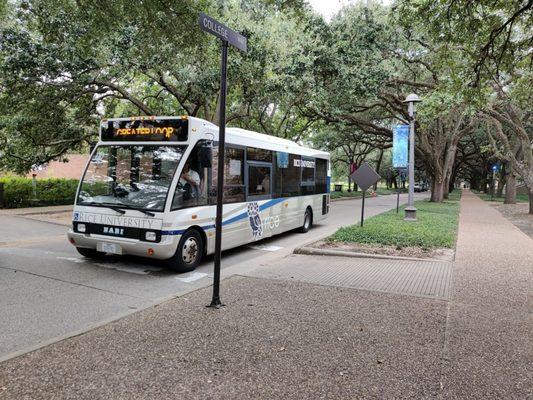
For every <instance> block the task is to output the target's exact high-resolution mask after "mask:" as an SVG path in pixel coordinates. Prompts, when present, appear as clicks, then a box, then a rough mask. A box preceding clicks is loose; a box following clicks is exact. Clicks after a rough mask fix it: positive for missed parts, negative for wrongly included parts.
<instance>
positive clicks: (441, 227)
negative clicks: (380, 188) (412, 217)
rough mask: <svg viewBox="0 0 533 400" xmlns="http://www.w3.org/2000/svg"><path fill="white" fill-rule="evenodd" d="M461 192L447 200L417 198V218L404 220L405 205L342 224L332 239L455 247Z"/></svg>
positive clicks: (330, 240)
mask: <svg viewBox="0 0 533 400" xmlns="http://www.w3.org/2000/svg"><path fill="white" fill-rule="evenodd" d="M460 197H461V192H460V191H458V190H455V191H454V192H453V193H450V198H449V199H448V200H446V201H444V202H443V203H431V202H429V201H425V200H424V201H416V202H415V206H416V208H417V221H416V222H410V221H404V220H403V218H404V208H405V206H402V207H400V212H399V213H396V210H395V209H394V210H391V211H388V212H386V213H383V214H380V215H376V216H374V217H370V218H368V219H366V220H365V222H364V226H363V227H361V226H359V224H357V225H352V226H348V227H344V228H340V229H339V230H338V231H337V232H335V234H333V235H332V236H330V237H329V238H328V239H327V241H328V242H343V243H363V244H376V245H386V246H396V247H398V248H403V247H407V246H414V247H420V248H423V249H431V248H443V247H445V248H453V247H454V246H455V239H456V237H457V224H458V221H459V200H460Z"/></svg>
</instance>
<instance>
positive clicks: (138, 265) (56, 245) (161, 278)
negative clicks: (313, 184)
mask: <svg viewBox="0 0 533 400" xmlns="http://www.w3.org/2000/svg"><path fill="white" fill-rule="evenodd" d="M425 196H427V194H417V197H425ZM406 200H407V196H406V195H402V197H401V202H405V201H406ZM395 204H396V196H381V197H377V198H369V199H368V200H367V203H366V210H365V215H366V216H371V215H375V214H379V213H381V212H384V211H386V210H388V209H391V208H393V207H395ZM359 215H360V200H342V201H337V202H334V203H333V204H332V207H331V214H330V217H329V218H328V219H327V220H326V221H321V222H320V224H317V225H315V227H314V228H313V229H312V230H311V231H310V232H308V233H307V234H300V233H293V232H291V233H286V234H283V235H280V236H277V237H275V238H270V239H267V240H264V241H261V242H258V243H255V244H254V245H249V246H245V247H242V248H238V249H234V250H231V251H227V252H225V253H224V255H223V262H222V268H223V271H222V274H223V276H229V275H233V274H237V273H244V272H249V271H251V270H253V269H255V268H257V267H259V266H261V265H268V264H272V265H275V264H276V262H277V260H279V259H280V258H282V257H285V256H286V255H288V254H290V253H292V251H293V250H294V248H295V247H297V246H300V245H303V244H305V243H309V242H313V241H315V240H318V239H320V238H323V237H325V236H327V235H329V234H331V233H333V232H334V231H335V230H336V229H337V228H338V227H339V226H344V225H350V224H354V223H356V222H357V221H358V218H359ZM65 232H66V228H65V227H64V226H60V225H57V224H51V223H46V222H41V221H35V220H31V219H28V218H27V217H20V216H13V215H0V320H1V321H2V323H1V324H0V361H1V360H2V358H5V357H7V356H8V355H11V354H13V353H15V352H20V351H25V350H27V349H29V348H32V347H39V346H42V345H44V344H47V343H49V342H53V341H55V340H57V338H58V337H62V336H65V335H71V334H74V333H77V332H82V331H84V330H87V329H89V328H91V327H94V326H97V325H100V324H102V323H105V322H107V321H110V320H113V319H116V318H119V317H121V316H123V315H126V314H128V313H132V312H135V311H136V310H139V309H143V308H146V307H149V306H151V305H154V304H158V303H161V302H162V301H164V300H165V299H169V298H172V297H176V296H181V295H183V294H185V293H188V292H191V291H193V290H196V289H198V288H201V287H205V286H206V285H209V284H210V282H211V275H210V274H211V269H212V257H208V258H207V259H206V260H205V261H204V262H203V264H202V265H201V266H200V267H199V268H198V269H197V270H196V271H194V272H190V273H187V274H181V275H176V274H174V273H171V272H169V271H167V270H165V269H164V268H162V267H161V266H160V265H158V264H157V263H155V262H150V261H139V260H138V259H131V258H125V257H124V258H119V257H117V258H109V259H106V260H105V261H100V262H95V261H91V260H88V259H85V258H83V257H81V256H79V255H78V253H77V252H76V251H75V249H74V248H73V247H72V246H71V245H70V244H69V243H68V242H67V241H66V237H65ZM223 299H224V294H223V293H222V300H223ZM208 302H209V299H207V298H206V304H207V303H208Z"/></svg>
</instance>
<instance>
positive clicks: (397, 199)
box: [396, 188, 400, 214]
mask: <svg viewBox="0 0 533 400" xmlns="http://www.w3.org/2000/svg"><path fill="white" fill-rule="evenodd" d="M399 212H400V188H398V189H397V190H396V214H398V213H399Z"/></svg>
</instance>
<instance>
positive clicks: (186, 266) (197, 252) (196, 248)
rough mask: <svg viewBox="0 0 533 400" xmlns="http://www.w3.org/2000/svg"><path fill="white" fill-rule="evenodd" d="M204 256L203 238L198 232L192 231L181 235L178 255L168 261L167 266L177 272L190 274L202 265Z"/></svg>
mask: <svg viewBox="0 0 533 400" xmlns="http://www.w3.org/2000/svg"><path fill="white" fill-rule="evenodd" d="M203 254H204V242H203V240H202V236H201V235H200V233H199V232H198V231H197V230H195V229H190V230H188V231H187V232H185V233H184V234H183V235H181V239H180V241H179V243H178V248H177V249H176V253H175V254H174V256H173V257H172V258H169V259H168V260H167V261H166V265H167V267H168V268H170V269H171V270H172V271H175V272H189V271H192V270H194V269H195V268H196V267H197V266H198V264H200V262H201V261H202V256H203Z"/></svg>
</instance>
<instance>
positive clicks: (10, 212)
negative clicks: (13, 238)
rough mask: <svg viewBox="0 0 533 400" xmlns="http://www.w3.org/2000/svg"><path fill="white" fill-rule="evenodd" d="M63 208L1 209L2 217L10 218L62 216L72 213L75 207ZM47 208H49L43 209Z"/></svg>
mask: <svg viewBox="0 0 533 400" xmlns="http://www.w3.org/2000/svg"><path fill="white" fill-rule="evenodd" d="M62 207H63V208H59V207H58V208H55V209H51V210H50V209H49V210H43V209H41V210H39V209H40V208H41V207H34V208H30V209H27V208H2V209H0V215H9V216H18V217H20V216H25V215H52V214H61V213H65V212H71V211H72V210H73V208H74V207H73V206H62ZM42 208H47V207H42Z"/></svg>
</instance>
